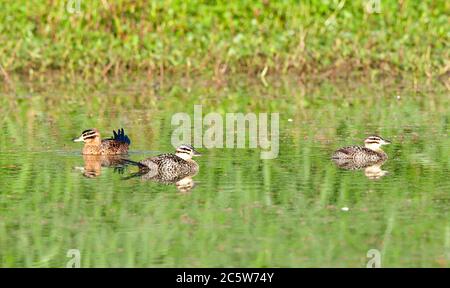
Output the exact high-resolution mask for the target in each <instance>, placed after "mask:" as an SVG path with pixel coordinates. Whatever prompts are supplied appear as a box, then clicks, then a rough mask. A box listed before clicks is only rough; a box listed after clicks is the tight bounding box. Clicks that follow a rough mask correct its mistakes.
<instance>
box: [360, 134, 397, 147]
mask: <svg viewBox="0 0 450 288" xmlns="http://www.w3.org/2000/svg"><path fill="white" fill-rule="evenodd" d="M390 143H391V142H390V141H388V140H385V139H383V138H381V137H380V136H376V135H373V136H369V137H367V138H366V139H365V140H364V145H365V146H366V147H367V148H370V149H379V148H380V146H381V145H386V144H390Z"/></svg>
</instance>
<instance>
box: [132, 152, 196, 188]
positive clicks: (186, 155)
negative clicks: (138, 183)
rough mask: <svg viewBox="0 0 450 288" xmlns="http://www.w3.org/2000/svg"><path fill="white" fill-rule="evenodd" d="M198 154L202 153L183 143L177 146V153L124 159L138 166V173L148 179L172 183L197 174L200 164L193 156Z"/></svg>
mask: <svg viewBox="0 0 450 288" xmlns="http://www.w3.org/2000/svg"><path fill="white" fill-rule="evenodd" d="M198 156H201V154H200V153H199V152H197V151H196V150H195V149H194V147H192V146H191V145H188V144H183V145H180V146H178V147H177V148H176V150H175V153H165V154H161V155H158V156H154V157H150V158H146V159H144V160H141V161H139V162H135V161H132V160H129V159H123V160H124V161H125V162H126V163H128V164H131V165H134V166H138V167H139V172H138V174H139V175H141V176H143V177H144V178H145V179H146V180H155V181H157V182H163V183H171V182H177V181H179V180H181V179H183V178H185V177H188V176H190V177H192V176H194V175H196V174H197V172H198V170H199V166H198V164H197V162H195V161H194V160H193V159H192V158H193V157H198Z"/></svg>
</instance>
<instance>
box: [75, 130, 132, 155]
mask: <svg viewBox="0 0 450 288" xmlns="http://www.w3.org/2000/svg"><path fill="white" fill-rule="evenodd" d="M73 141H74V142H84V146H83V150H82V154H83V155H122V154H127V153H128V147H129V146H130V144H131V141H130V139H129V138H128V136H127V135H125V132H124V130H123V128H122V129H119V130H117V133H116V131H113V137H111V138H108V139H101V137H100V133H99V131H98V130H97V129H95V128H94V129H88V130H85V131H83V133H81V136H80V137H78V138H75V139H74V140H73Z"/></svg>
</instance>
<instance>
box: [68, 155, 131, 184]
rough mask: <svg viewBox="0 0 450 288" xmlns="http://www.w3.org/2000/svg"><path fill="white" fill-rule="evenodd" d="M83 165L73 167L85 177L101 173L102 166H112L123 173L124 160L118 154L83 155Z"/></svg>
mask: <svg viewBox="0 0 450 288" xmlns="http://www.w3.org/2000/svg"><path fill="white" fill-rule="evenodd" d="M83 160H84V166H83V167H75V169H76V170H79V171H81V172H82V173H83V176H85V177H87V178H95V177H98V176H100V175H101V173H102V168H114V171H115V172H118V173H120V174H122V173H123V169H124V164H125V161H124V160H123V159H122V156H120V155H83Z"/></svg>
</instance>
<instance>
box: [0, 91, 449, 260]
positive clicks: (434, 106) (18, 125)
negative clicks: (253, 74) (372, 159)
mask: <svg viewBox="0 0 450 288" xmlns="http://www.w3.org/2000/svg"><path fill="white" fill-rule="evenodd" d="M252 89H257V88H254V87H248V88H245V87H236V88H233V89H231V88H230V90H229V91H228V92H223V91H218V92H217V91H214V94H211V93H213V92H212V91H213V90H208V89H207V88H201V87H198V88H195V89H193V90H192V91H191V92H190V94H189V99H188V98H187V96H185V95H183V93H180V92H177V93H175V94H174V95H172V98H169V97H162V98H161V99H162V100H161V101H160V102H159V103H158V104H157V105H155V106H154V104H146V103H144V102H142V103H138V102H137V101H136V98H135V97H138V96H133V95H132V96H130V95H127V94H126V93H120V92H119V93H117V94H119V95H117V96H111V97H109V98H105V99H101V100H98V102H97V103H93V104H91V106H90V107H87V108H86V110H82V111H84V112H86V113H87V114H90V113H94V112H95V109H97V108H99V107H104V106H103V105H104V104H105V103H114V102H120V103H125V102H124V101H123V102H122V100H121V98H123V99H125V98H127V99H130V102H128V103H127V104H124V108H123V111H120V113H117V112H116V111H113V112H111V111H110V110H117V109H116V108H104V109H103V110H101V111H100V113H99V115H98V116H97V115H95V114H94V116H92V117H91V118H89V117H87V118H86V117H84V114H83V115H77V114H73V113H71V111H72V110H73V109H75V108H73V107H70V106H65V105H63V101H61V102H59V101H60V100H58V99H55V100H52V101H53V102H52V103H53V104H50V106H44V104H43V103H45V100H44V99H45V96H44V95H40V96H38V98H36V99H35V100H34V101H32V102H22V103H18V104H15V105H16V106H15V107H12V110H10V112H11V113H8V114H7V115H4V116H3V117H4V118H2V119H5V120H4V121H3V122H2V123H1V126H2V127H3V129H4V132H5V137H2V138H1V139H0V150H1V151H8V153H2V154H1V157H0V169H1V170H0V183H2V185H1V186H2V188H1V189H0V191H1V193H0V263H1V266H2V267H11V266H37V267H47V266H57V267H64V266H65V263H66V261H67V260H68V258H66V252H67V250H68V249H71V248H76V249H79V250H80V251H81V261H82V264H81V265H82V267H88V266H259V267H267V266H360V267H365V262H366V261H367V259H366V258H365V256H366V252H367V250H369V249H372V248H376V249H379V250H380V251H383V249H385V250H384V252H385V253H384V254H383V258H382V265H383V266H385V267H386V266H448V259H446V258H445V257H446V251H448V243H447V242H448V236H446V235H447V234H448V232H447V230H448V228H447V227H448V221H447V218H448V211H447V210H446V206H445V203H446V199H448V195H447V191H448V187H449V184H448V180H447V175H448V170H449V168H450V166H449V160H448V157H447V155H449V152H450V151H449V149H450V148H449V147H450V143H449V140H448V137H447V136H448V135H447V128H446V120H445V119H446V117H447V116H445V115H446V114H447V113H445V110H446V108H445V107H448V105H447V104H448V100H447V99H446V98H445V97H444V95H443V96H442V97H441V96H440V94H438V93H435V94H434V95H426V97H416V96H414V95H412V94H410V93H409V92H407V91H405V92H403V93H402V96H404V97H403V99H404V100H402V101H400V102H399V101H397V100H395V98H394V99H392V98H391V97H390V96H389V95H391V94H393V93H390V92H389V91H385V92H384V93H383V94H379V93H378V92H379V91H376V90H371V88H366V89H365V88H358V90H357V91H356V92H353V93H352V92H351V91H349V90H350V88H345V87H340V88H339V87H335V88H332V87H326V89H324V90H316V89H312V90H311V91H306V92H305V94H304V95H305V96H304V97H298V95H297V93H298V88H297V87H283V88H281V89H279V90H274V91H278V92H279V94H277V96H278V97H279V98H281V99H282V100H281V99H280V100H274V99H270V98H269V99H266V98H264V97H262V96H260V94H257V93H255V92H254V91H253V90H252ZM64 93H66V95H64ZM169 93H170V92H169ZM265 93H267V94H271V92H270V91H269V92H267V91H266V92H265ZM61 94H63V95H64V96H63V98H65V99H75V97H73V96H71V95H70V93H69V92H67V91H66V92H64V91H62V92H61ZM245 95H256V96H255V97H254V98H253V99H254V100H252V101H251V104H250V105H251V107H252V108H254V109H255V110H257V111H261V112H262V111H265V108H264V107H267V109H270V110H271V111H285V112H284V113H283V114H281V115H280V116H281V117H280V119H281V121H282V123H281V125H280V129H281V137H282V141H281V142H280V145H281V147H280V157H279V158H278V159H276V160H274V161H262V160H260V159H259V151H245V150H229V149H223V150H221V149H212V150H210V151H203V152H206V153H204V154H205V156H204V157H202V158H200V159H198V161H199V164H200V167H201V169H200V173H199V175H197V176H196V177H195V180H196V181H198V185H197V187H196V188H195V189H194V190H193V191H192V193H190V194H186V195H181V194H179V193H177V190H176V188H175V187H173V186H165V185H158V184H155V183H148V182H141V181H139V180H136V181H135V180H134V179H133V180H129V181H123V180H121V178H122V177H121V176H119V175H117V174H115V173H114V172H113V170H112V169H104V170H102V175H101V176H100V177H98V178H96V179H86V178H84V177H83V176H81V174H80V173H79V172H77V171H74V170H73V167H74V166H82V163H83V162H82V158H81V156H76V155H58V156H55V153H53V152H52V151H54V150H67V151H72V150H74V149H81V147H79V146H74V144H71V143H70V144H68V143H67V140H66V139H70V137H69V136H70V135H71V134H77V133H79V131H81V130H82V129H83V128H85V127H90V126H93V125H95V126H98V127H99V128H100V129H101V131H108V130H111V129H113V128H115V127H118V126H122V125H123V126H125V125H124V123H125V124H127V125H126V127H125V128H126V130H127V131H129V132H128V133H129V134H130V136H131V139H132V141H133V144H132V145H133V146H132V148H133V149H136V150H144V149H154V150H159V151H171V150H172V148H171V147H170V138H169V136H170V130H171V127H170V117H171V115H172V112H179V111H183V109H186V107H188V109H191V108H189V107H191V106H192V105H191V104H194V103H196V101H199V102H204V103H205V108H204V109H205V111H204V113H207V112H210V111H207V110H211V111H223V112H236V111H249V110H250V108H247V105H248V100H247V101H244V100H242V99H244V98H245V97H243V96H245ZM363 96H364V97H363ZM369 96H372V97H369ZM77 97H80V99H86V98H87V97H89V96H87V95H85V94H81V95H80V94H77ZM214 97H222V98H226V97H229V98H231V100H230V102H227V101H225V102H215V101H214ZM331 97H332V98H331ZM177 98H178V99H183V101H180V100H178V101H176V100H172V99H177ZM199 99H201V100H199ZM234 99H241V100H240V101H236V102H233V101H234ZM47 101H48V100H47ZM80 101H83V100H80ZM303 101H305V102H303ZM329 101H332V103H329ZM232 102H233V103H234V104H229V103H232ZM269 102H270V105H269V104H268V103H269ZM306 102H307V103H308V104H307V105H306V106H302V105H301V104H299V103H306ZM346 103H347V104H351V105H347V104H346ZM206 104H208V105H206ZM266 104H268V105H267V106H265V105H266ZM8 105H11V104H8ZM52 105H53V106H52ZM109 107H113V106H112V105H110V106H109ZM114 107H117V106H114ZM147 108H148V109H149V111H151V113H149V112H148V111H144V112H143V111H142V109H147ZM278 109H279V110H278ZM235 110H236V111H235ZM255 110H252V112H255ZM285 114H286V115H285ZM36 115H37V116H36ZM137 118H146V120H147V121H145V122H144V123H142V122H141V121H137V120H136V119H137ZM287 118H293V119H294V122H293V123H288V122H287V121H286V119H287ZM36 119H38V120H39V121H38V120H36ZM50 120H51V121H50ZM337 128H339V130H338V129H337ZM337 130H338V131H339V133H336V131H337ZM374 130H376V132H377V133H378V132H379V133H380V134H382V135H383V136H386V137H387V138H391V140H392V141H393V144H392V145H391V146H390V147H387V149H386V151H387V152H388V154H389V156H390V159H389V160H388V162H387V163H386V164H385V165H384V166H383V168H385V169H386V170H388V171H389V172H390V174H389V175H388V176H386V177H384V178H382V179H380V180H378V181H370V180H368V179H367V178H366V177H365V176H364V173H363V172H362V171H359V172H349V171H342V170H339V169H336V167H334V165H333V164H332V163H331V162H330V160H329V158H328V157H329V155H330V153H331V151H332V150H333V149H334V148H336V147H338V146H341V145H346V144H353V143H359V142H360V141H361V140H362V138H363V136H364V134H365V133H368V132H373V131H374ZM23 131H25V132H23ZM141 131H146V132H147V131H149V132H151V133H142V132H141ZM41 143H46V145H44V146H43V145H42V144H41ZM64 145H66V146H64ZM27 150H30V151H34V152H26V151H27ZM18 151H20V152H18ZM38 151H40V152H38ZM45 151H47V152H45ZM132 157H133V159H138V158H139V155H132ZM424 159H426V160H424ZM11 165H14V167H15V168H14V173H10V170H11V168H8V167H13V166H11ZM8 169H10V170H8ZM6 170H7V171H8V172H6ZM344 206H345V207H349V208H350V210H349V211H347V212H345V211H341V208H342V207H344Z"/></svg>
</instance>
